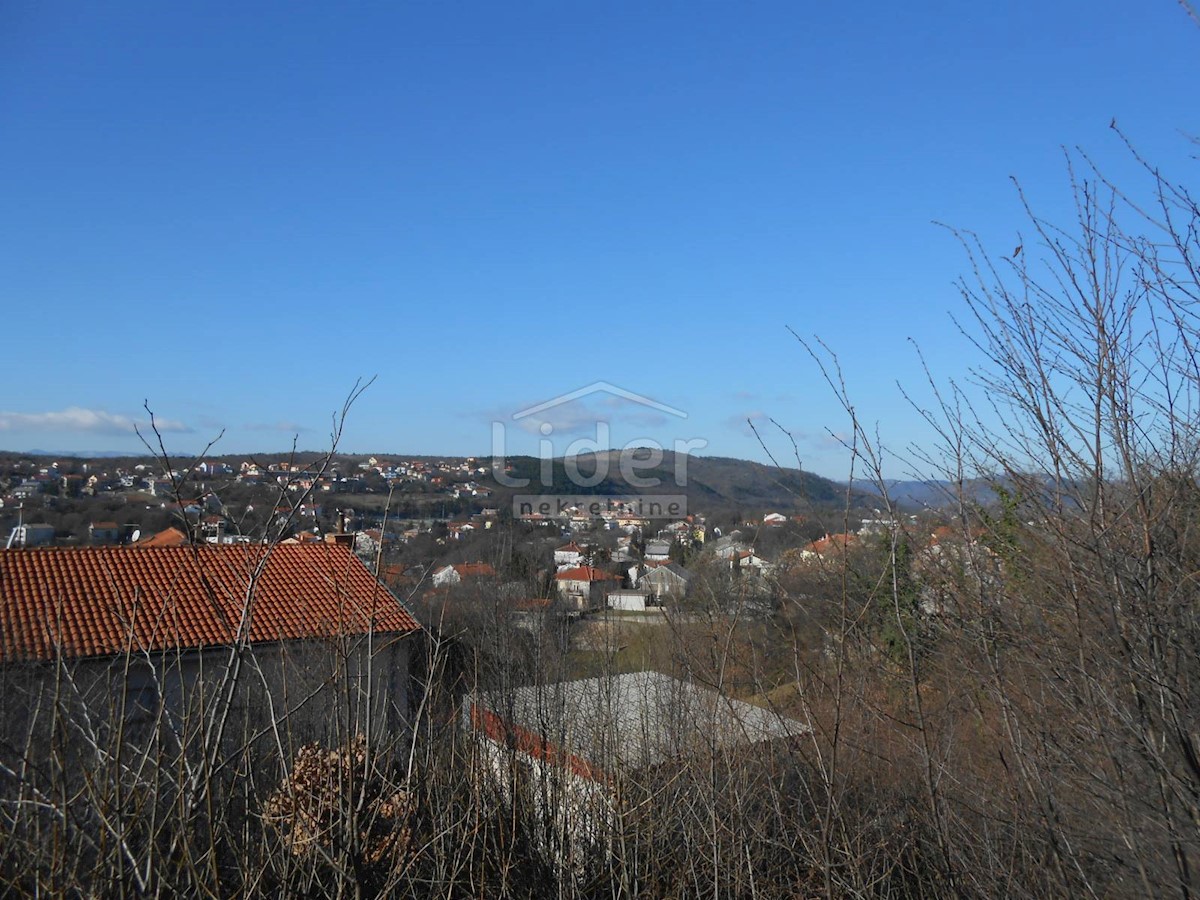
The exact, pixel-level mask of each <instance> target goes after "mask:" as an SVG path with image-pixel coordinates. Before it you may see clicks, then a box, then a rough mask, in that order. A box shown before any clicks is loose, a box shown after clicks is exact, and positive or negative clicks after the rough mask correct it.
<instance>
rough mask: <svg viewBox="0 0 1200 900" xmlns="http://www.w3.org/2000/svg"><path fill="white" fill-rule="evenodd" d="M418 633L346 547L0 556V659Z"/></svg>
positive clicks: (84, 550)
mask: <svg viewBox="0 0 1200 900" xmlns="http://www.w3.org/2000/svg"><path fill="white" fill-rule="evenodd" d="M259 567H261V574H260V575H259V576H258V579H257V582H256V583H255V586H254V590H253V592H252V598H253V604H252V606H251V615H250V624H249V640H250V641H251V642H252V643H257V642H267V641H276V640H294V639H302V638H311V637H323V636H329V635H333V634H345V633H351V634H361V633H365V632H366V631H368V630H370V629H372V628H373V629H374V630H375V631H378V632H389V633H396V632H399V633H407V632H411V631H415V630H417V629H418V628H419V627H420V626H419V625H418V624H417V622H416V621H415V620H414V619H413V617H412V615H411V614H410V613H409V612H408V610H407V609H405V607H404V606H403V604H401V603H400V601H399V600H397V599H396V598H395V597H394V596H393V595H392V594H391V593H390V592H389V591H388V590H387V589H386V588H384V587H383V586H382V585H380V584H379V583H378V582H377V581H376V580H375V577H374V576H373V575H372V574H371V573H370V571H369V570H368V569H367V568H366V566H364V565H363V564H362V562H361V561H360V560H359V559H358V557H356V556H355V555H354V554H353V553H352V552H351V551H350V550H349V549H348V548H346V547H344V546H341V545H337V544H325V543H321V544H307V545H305V544H293V545H289V546H278V547H275V548H273V549H270V550H269V551H268V548H267V547H265V546H262V545H244V544H243V545H232V546H228V545H226V546H199V547H150V548H147V547H145V546H141V547H136V548H134V547H64V548H53V549H25V550H2V551H0V661H5V660H13V659H49V658H51V657H53V656H54V655H55V654H56V653H57V652H58V651H59V650H61V652H62V653H63V654H64V655H66V656H72V657H77V656H104V655H109V654H113V653H120V652H122V651H124V650H125V649H127V648H132V649H135V650H139V651H141V650H163V649H168V648H200V647H210V646H216V645H221V644H227V643H229V642H230V641H231V640H233V638H234V636H235V635H236V633H237V629H238V627H239V622H240V621H241V617H242V610H243V608H244V607H245V606H246V598H247V595H248V594H251V591H250V589H249V588H250V584H251V577H252V574H253V572H254V571H255V570H256V568H259Z"/></svg>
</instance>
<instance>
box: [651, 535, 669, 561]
mask: <svg viewBox="0 0 1200 900" xmlns="http://www.w3.org/2000/svg"><path fill="white" fill-rule="evenodd" d="M670 558H671V542H670V541H662V540H658V539H657V538H656V539H655V540H652V541H646V561H647V562H665V561H666V560H668V559H670Z"/></svg>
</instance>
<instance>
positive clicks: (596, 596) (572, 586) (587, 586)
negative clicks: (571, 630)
mask: <svg viewBox="0 0 1200 900" xmlns="http://www.w3.org/2000/svg"><path fill="white" fill-rule="evenodd" d="M619 580H620V579H619V578H617V576H616V575H610V574H609V573H608V572H605V571H604V570H603V569H597V568H595V567H594V566H576V567H575V568H573V569H564V570H563V571H561V572H559V573H558V574H557V575H555V576H554V586H555V588H556V589H557V590H558V598H559V599H560V600H562V601H563V602H564V603H566V604H567V605H568V606H573V607H575V608H576V609H599V608H601V607H603V606H604V596H605V594H606V593H607V589H608V588H609V587H611V585H612V582H614V581H619Z"/></svg>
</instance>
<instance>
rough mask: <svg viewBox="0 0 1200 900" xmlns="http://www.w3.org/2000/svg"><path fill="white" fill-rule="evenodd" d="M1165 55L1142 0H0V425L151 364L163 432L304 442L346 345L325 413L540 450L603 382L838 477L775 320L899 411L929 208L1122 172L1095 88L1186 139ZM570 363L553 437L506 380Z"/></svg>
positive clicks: (737, 450)
mask: <svg viewBox="0 0 1200 900" xmlns="http://www.w3.org/2000/svg"><path fill="white" fill-rule="evenodd" d="M1197 84H1200V29H1197V28H1196V27H1195V26H1194V25H1193V24H1192V23H1191V22H1190V21H1189V20H1188V17H1187V16H1186V14H1185V13H1184V12H1183V10H1182V9H1181V8H1180V7H1179V5H1178V4H1176V3H1174V2H1170V0H1154V2H1132V0H1130V2H1114V0H1108V2H1105V0H1101V2H1095V0H1089V2H1082V0H1080V2H1075V0H1062V2H1053V3H1046V2H1044V0H1043V2H1033V0H1016V2H1011V3H1004V4H987V5H984V4H963V3H932V2H929V3H911V4H896V3H859V4H799V3H783V2H781V3H752V4H733V3H699V2H688V3H656V4H642V3H637V4H634V3H605V4H582V3H568V4H564V3H561V2H555V3H548V2H547V3H517V4H495V3H454V4H435V3H428V2H425V3H399V2H388V3H358V4H348V5H344V6H343V5H338V6H334V5H331V4H315V3H264V4H225V5H221V4H186V3H180V4H163V3H127V2H112V3H104V4H87V5H84V4H73V5H64V4H47V3H41V2H19V0H10V2H8V3H5V4H3V5H2V6H0V198H2V201H0V272H2V273H3V276H2V277H0V309H3V323H4V324H3V333H4V334H5V335H6V338H7V339H6V340H5V341H4V351H5V353H4V356H5V361H6V363H7V377H6V379H5V384H6V388H5V389H4V390H3V392H2V393H0V447H4V448H7V449H17V450H26V449H30V448H51V449H55V450H86V449H101V450H109V449H118V450H119V449H126V448H130V449H132V448H134V447H137V446H138V443H137V439H136V438H135V437H134V436H133V435H132V423H134V422H139V421H143V420H144V418H145V415H144V412H143V410H142V404H143V401H144V400H148V401H149V404H150V406H151V407H152V408H153V409H154V410H155V412H156V413H157V415H159V416H160V417H161V418H162V420H163V424H164V426H165V428H164V430H165V431H166V435H165V436H166V439H167V442H168V445H169V446H170V447H172V448H174V449H178V450H187V451H196V450H199V449H200V448H201V447H202V446H203V445H204V444H205V443H206V442H207V440H208V439H209V438H211V437H213V436H215V435H216V433H217V432H219V431H220V430H221V429H222V428H224V429H225V435H224V437H223V438H222V440H221V441H220V443H219V444H218V445H217V448H216V449H217V450H218V451H220V452H228V453H242V452H250V451H269V450H274V449H283V448H286V447H288V446H290V445H291V442H292V439H293V436H296V435H298V441H299V444H300V446H301V447H306V448H314V449H316V448H320V447H322V446H324V445H325V444H326V443H327V441H328V433H329V426H330V416H331V413H332V412H333V411H334V410H335V409H337V408H338V407H339V406H340V405H341V402H342V400H343V398H344V396H345V395H346V393H347V392H348V391H349V390H350V389H351V386H352V385H353V384H354V382H355V380H356V379H357V378H359V377H360V376H363V377H370V376H373V375H374V376H377V378H376V380H375V382H374V384H373V385H372V386H371V388H370V389H369V390H368V391H367V392H366V393H365V394H364V395H363V396H362V398H361V399H360V400H359V402H358V403H357V405H356V406H355V407H354V409H353V411H352V413H351V416H350V418H349V421H348V422H347V426H346V431H345V436H344V443H343V448H344V449H346V450H348V451H353V452H387V453H393V454H398V453H402V452H409V453H420V454H447V455H449V454H455V455H466V454H477V453H486V452H488V451H489V449H490V448H491V447H492V446H493V426H492V423H493V422H494V421H495V422H501V423H504V428H505V431H504V434H505V438H504V447H505V449H506V450H507V451H508V452H510V453H518V452H537V450H538V440H539V438H544V439H546V440H549V441H550V442H551V446H552V449H553V451H554V452H562V450H563V449H564V448H565V442H566V441H568V440H570V439H573V438H576V437H580V436H583V435H586V434H592V435H593V436H594V435H595V433H596V428H595V426H594V421H595V420H596V419H597V418H599V419H602V420H604V421H606V422H608V423H609V432H608V438H609V441H610V443H612V444H614V445H616V446H621V445H624V444H625V443H629V442H634V443H640V442H645V441H656V442H658V443H660V444H663V445H665V446H671V445H672V444H673V442H675V441H678V440H698V441H700V440H702V441H705V442H706V445H707V446H706V447H705V448H704V449H703V450H702V451H701V452H705V453H709V454H714V455H723V456H737V457H745V458H752V459H760V460H762V459H765V455H764V453H763V451H762V449H761V448H760V447H759V445H758V443H757V442H756V441H755V439H754V437H753V436H752V435H751V434H750V433H749V429H748V428H747V427H746V425H745V419H746V418H747V417H753V418H755V420H756V421H759V422H762V421H764V418H763V417H765V416H770V417H773V418H774V419H775V420H776V421H778V422H779V423H780V424H781V425H783V426H785V427H786V428H788V429H790V430H792V431H793V433H794V434H795V435H796V437H797V441H798V446H799V450H800V457H801V459H802V461H803V463H804V466H805V468H807V469H810V470H812V471H816V472H819V473H821V474H825V475H829V476H831V477H844V476H845V474H846V471H845V467H846V462H845V454H844V453H842V452H841V451H839V450H838V448H837V447H836V444H835V442H834V441H833V440H832V439H831V438H830V437H829V433H830V432H833V433H840V432H841V431H843V430H844V428H845V424H846V423H845V416H844V414H843V413H841V411H840V410H839V408H838V407H837V405H836V403H835V402H834V399H833V397H832V396H831V394H830V392H829V390H828V389H827V388H826V387H825V386H824V385H823V384H822V382H821V380H820V376H819V373H818V371H817V370H816V368H815V367H814V365H813V364H812V362H811V360H810V359H809V358H808V356H807V355H806V354H805V352H804V351H803V350H802V348H801V347H800V346H799V345H798V344H797V342H796V340H795V338H794V337H793V336H792V335H791V334H790V333H789V332H788V330H787V329H788V327H789V326H790V327H791V328H793V329H795V330H796V331H797V332H799V333H801V334H804V335H819V336H820V337H821V338H822V339H824V340H825V341H826V342H827V343H828V345H829V346H830V347H832V348H833V349H834V350H836V351H837V352H838V354H839V357H840V359H841V362H842V365H843V367H844V369H845V371H846V373H847V378H848V385H849V388H850V392H851V395H852V397H853V399H854V402H855V405H856V409H857V410H858V413H859V415H860V417H861V418H862V419H863V420H864V421H866V422H868V423H869V424H871V426H872V427H874V426H875V425H876V424H877V425H878V428H879V431H880V433H881V435H882V436H883V438H884V439H885V440H886V441H887V442H888V443H889V444H891V445H892V446H894V447H896V448H897V449H902V448H904V447H905V446H907V445H909V444H917V445H921V446H927V445H929V444H930V443H931V441H932V435H931V434H930V433H929V432H928V430H927V429H926V428H925V427H924V426H923V425H922V424H921V423H920V422H919V419H918V417H917V416H916V415H915V414H914V413H913V412H912V411H911V409H909V408H908V407H907V406H906V404H905V403H904V401H903V400H902V399H901V396H900V393H899V390H898V389H897V387H896V383H897V381H899V382H900V383H902V384H904V385H906V386H908V387H909V389H910V390H911V391H913V392H914V393H915V394H917V395H918V396H921V395H922V392H923V382H924V376H923V375H922V373H921V369H920V366H919V364H918V361H917V356H916V353H915V352H914V350H913V347H912V345H911V344H910V343H909V340H908V339H909V338H912V339H913V340H914V341H916V342H918V343H919V344H920V346H921V347H922V348H923V350H924V352H925V354H926V357H927V359H928V362H929V364H930V367H931V368H932V370H933V371H934V372H935V373H936V374H937V376H938V377H939V378H942V377H944V378H950V377H962V376H963V375H964V374H965V372H966V371H967V369H968V367H969V366H970V364H971V362H972V358H973V355H972V352H971V349H970V346H969V344H967V342H966V341H965V340H964V339H963V338H962V337H961V336H959V334H958V332H957V331H956V329H955V327H954V325H953V324H952V322H951V319H950V313H951V312H953V311H955V310H959V311H961V301H960V300H959V298H958V294H957V291H956V289H955V288H954V285H953V282H954V279H955V278H956V277H957V276H958V275H959V274H960V273H962V272H963V271H964V269H965V267H966V263H965V260H964V258H963V255H962V252H961V250H960V249H959V248H958V246H957V245H956V244H955V242H954V240H953V239H952V238H951V237H950V236H949V235H948V233H946V232H945V231H944V230H943V229H940V228H939V227H937V226H936V225H934V224H933V222H934V221H935V220H936V221H943V222H947V223H950V224H953V225H956V226H961V227H964V228H970V229H974V230H976V231H978V232H979V233H980V235H981V237H982V238H983V240H984V242H985V244H986V245H987V246H988V248H989V249H990V250H992V251H994V252H995V253H997V254H1007V253H1009V252H1011V250H1012V247H1013V246H1014V245H1015V242H1016V237H1017V234H1018V232H1019V231H1020V230H1022V229H1023V228H1024V229H1025V230H1026V231H1027V230H1028V229H1027V228H1026V226H1025V225H1024V222H1023V219H1022V215H1021V209H1020V206H1019V204H1018V202H1017V199H1016V195H1015V192H1014V189H1013V187H1012V184H1011V182H1010V180H1009V178H1010V176H1016V177H1018V178H1019V179H1020V181H1021V183H1022V185H1023V187H1024V188H1025V190H1026V192H1027V194H1028V195H1029V197H1030V199H1031V200H1032V201H1033V203H1034V204H1035V205H1036V206H1037V207H1038V209H1039V210H1040V211H1043V212H1045V213H1046V214H1047V215H1049V216H1051V217H1052V218H1059V219H1065V218H1067V217H1068V216H1069V212H1070V210H1069V201H1070V197H1069V194H1068V192H1067V188H1066V179H1065V176H1064V163H1063V147H1064V146H1067V147H1073V146H1081V147H1083V148H1085V149H1087V151H1088V152H1089V153H1091V154H1092V155H1093V156H1094V157H1095V158H1097V159H1098V160H1099V161H1100V162H1101V164H1102V165H1104V166H1105V168H1106V171H1108V172H1111V173H1112V174H1113V176H1114V177H1115V178H1117V179H1118V180H1120V179H1121V178H1122V177H1123V176H1126V177H1128V175H1129V172H1130V169H1131V163H1130V160H1129V159H1128V157H1127V155H1126V154H1125V152H1124V151H1123V150H1122V148H1121V146H1120V144H1119V142H1118V141H1117V139H1116V138H1115V137H1114V135H1113V134H1112V133H1111V132H1110V131H1109V128H1108V126H1109V122H1110V121H1111V120H1112V119H1114V118H1116V119H1117V120H1118V121H1119V122H1120V124H1121V126H1122V127H1123V129H1124V130H1125V131H1126V132H1127V133H1128V134H1129V135H1130V137H1131V138H1132V139H1133V140H1134V141H1135V142H1136V143H1137V145H1138V147H1139V149H1140V150H1141V151H1142V152H1143V153H1145V154H1146V155H1147V156H1150V157H1152V158H1154V159H1156V160H1161V161H1162V162H1163V164H1164V165H1166V166H1168V167H1171V166H1174V167H1175V170H1176V171H1180V169H1182V171H1183V172H1184V173H1185V174H1186V172H1187V171H1188V170H1187V169H1186V168H1185V167H1186V165H1189V164H1190V163H1187V162H1185V160H1186V158H1187V150H1188V148H1187V145H1186V144H1185V142H1184V141H1183V140H1182V139H1181V137H1180V134H1181V132H1189V133H1194V132H1196V131H1197V130H1200V129H1198V128H1197V122H1196V111H1197V106H1196V103H1195V85H1197ZM596 382H604V383H607V384H608V385H609V386H611V387H614V388H616V389H617V392H616V393H614V392H613V391H611V390H607V389H606V390H601V391H599V392H596V393H592V394H589V395H586V396H583V397H580V398H576V399H574V400H571V401H570V402H569V403H567V404H564V405H562V406H559V407H556V408H555V411H554V412H553V414H547V416H545V417H544V418H543V420H542V421H539V423H538V424H542V423H543V421H544V424H546V425H548V426H549V427H551V429H552V433H551V435H550V437H549V438H545V436H544V434H542V433H541V432H539V431H538V429H537V428H533V427H528V426H529V425H530V422H529V421H528V420H520V421H517V420H513V418H512V416H513V414H514V413H517V412H519V411H521V410H524V409H527V408H530V407H534V406H536V405H538V404H541V403H543V402H544V401H547V400H550V399H552V398H556V397H559V396H563V395H569V394H571V393H572V392H576V391H577V390H578V389H580V388H583V387H586V386H587V385H590V384H593V383H596ZM631 397H632V398H633V399H631ZM643 400H646V401H653V403H655V404H658V406H657V407H656V406H647V405H646V403H645V402H643ZM659 407H668V408H669V409H670V410H673V411H679V412H684V413H686V418H683V417H680V416H677V415H675V414H674V413H673V412H669V413H664V412H663V411H662V409H661V408H659ZM589 429H590V430H589ZM693 446H695V445H693ZM772 449H773V450H774V451H775V452H776V453H777V454H778V455H779V456H780V457H781V458H782V457H787V458H789V459H790V458H791V448H790V445H787V444H786V443H784V442H781V440H779V439H778V438H776V439H773V442H772ZM781 461H782V459H781ZM890 465H891V468H892V472H891V474H895V475H903V474H904V466H903V464H902V463H901V462H899V461H896V462H895V463H892V464H890Z"/></svg>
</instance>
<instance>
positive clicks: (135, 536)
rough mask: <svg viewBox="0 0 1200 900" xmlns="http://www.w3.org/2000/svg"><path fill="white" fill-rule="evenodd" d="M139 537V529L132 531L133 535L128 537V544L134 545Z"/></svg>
mask: <svg viewBox="0 0 1200 900" xmlns="http://www.w3.org/2000/svg"><path fill="white" fill-rule="evenodd" d="M141 536H142V529H140V528H135V529H133V534H131V535H130V536H129V543H131V544H136V543H137V542H138V539H139V538H140V537H141Z"/></svg>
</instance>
